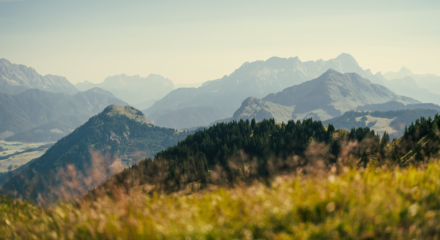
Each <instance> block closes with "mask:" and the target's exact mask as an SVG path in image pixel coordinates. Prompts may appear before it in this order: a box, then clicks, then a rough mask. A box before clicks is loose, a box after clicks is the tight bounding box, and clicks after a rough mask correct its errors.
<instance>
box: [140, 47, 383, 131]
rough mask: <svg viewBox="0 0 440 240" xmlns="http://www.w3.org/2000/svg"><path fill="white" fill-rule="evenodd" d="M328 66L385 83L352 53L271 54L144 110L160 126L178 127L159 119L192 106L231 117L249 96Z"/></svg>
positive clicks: (298, 80) (278, 88)
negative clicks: (322, 56)
mask: <svg viewBox="0 0 440 240" xmlns="http://www.w3.org/2000/svg"><path fill="white" fill-rule="evenodd" d="M329 68H333V69H335V70H336V71H340V72H356V73H358V74H360V75H361V76H362V77H366V78H368V79H370V80H371V81H372V82H374V83H383V81H384V78H383V77H382V75H380V74H376V75H374V74H372V73H371V71H369V70H363V69H362V68H361V67H359V65H358V63H357V62H356V60H355V59H354V58H353V57H352V56H351V55H349V54H341V55H339V56H338V57H337V58H335V59H330V60H328V61H324V60H318V61H308V62H302V61H301V60H300V59H299V58H298V57H295V58H278V57H272V58H269V59H268V60H266V61H255V62H251V63H250V62H246V63H244V64H243V65H242V66H241V67H240V68H238V69H237V70H235V71H234V72H233V73H231V74H230V75H229V76H224V77H223V78H221V79H217V80H213V81H208V82H205V83H204V84H203V85H202V86H201V87H199V88H179V89H176V90H174V91H172V92H170V93H169V94H167V95H166V96H165V97H164V98H163V99H161V100H159V101H157V102H155V103H154V104H153V106H151V107H150V108H148V109H146V110H144V113H145V114H146V115H147V117H148V118H149V119H151V120H152V121H153V122H154V123H155V124H157V125H159V126H167V127H177V126H176V125H173V123H172V122H173V121H168V122H163V121H160V119H161V118H160V117H159V116H160V115H161V114H165V113H166V114H167V117H168V118H176V119H177V118H180V117H181V114H179V113H178V110H180V111H182V110H185V109H189V108H192V111H195V108H206V107H216V108H217V109H221V111H222V112H224V114H223V115H221V116H219V117H220V118H227V117H230V116H231V115H232V114H233V113H234V112H235V111H236V110H237V108H239V107H240V105H241V103H242V102H243V100H245V99H246V98H248V97H249V96H253V97H256V98H262V97H264V96H266V95H267V94H270V93H273V92H278V91H281V90H283V89H285V88H287V87H290V86H293V85H297V84H300V83H303V82H305V81H308V80H310V79H314V78H317V77H319V76H320V75H322V74H323V73H324V72H326V71H327V70H328V69H329ZM198 114H199V115H200V122H203V125H208V124H209V123H210V118H209V115H208V114H205V115H204V114H203V111H202V110H200V111H198ZM179 124H180V126H184V127H187V128H190V127H195V124H192V123H191V119H189V118H180V123H179Z"/></svg>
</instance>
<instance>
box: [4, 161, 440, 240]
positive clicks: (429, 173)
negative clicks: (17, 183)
mask: <svg viewBox="0 0 440 240" xmlns="http://www.w3.org/2000/svg"><path fill="white" fill-rule="evenodd" d="M333 170H334V171H333V173H332V171H330V172H329V173H328V174H326V175H325V176H317V175H296V176H294V175H290V176H281V177H277V178H276V179H274V180H273V181H272V183H271V186H270V187H268V186H266V185H263V184H260V183H255V184H253V185H252V186H246V187H240V186H237V187H235V188H232V189H213V190H210V191H204V192H199V193H194V194H191V195H184V194H174V195H157V194H154V195H153V196H148V195H146V194H139V193H137V194H132V195H130V196H121V197H120V199H119V200H118V201H114V200H110V199H100V200H97V201H94V202H91V203H81V204H79V205H78V204H77V205H72V204H58V205H54V206H51V207H48V208H42V207H38V206H36V205H33V204H30V203H26V202H21V201H17V200H10V199H3V200H1V201H0V238H1V239H258V238H260V239H438V238H439V237H438V236H439V235H440V234H439V233H440V224H439V223H440V178H439V176H440V164H439V163H438V162H432V163H429V164H427V165H426V166H424V167H421V168H415V167H408V168H402V169H397V168H396V169H380V168H374V167H369V168H367V169H365V170H356V169H348V168H344V169H339V170H336V169H333ZM335 170H336V171H335ZM336 172H340V173H339V174H336Z"/></svg>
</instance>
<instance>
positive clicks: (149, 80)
mask: <svg viewBox="0 0 440 240" xmlns="http://www.w3.org/2000/svg"><path fill="white" fill-rule="evenodd" d="M75 86H76V87H77V88H78V89H79V90H81V91H85V90H88V89H91V88H94V87H100V88H102V89H104V90H107V91H109V92H111V93H113V94H114V95H115V96H116V97H117V98H119V99H121V100H123V101H125V102H127V103H129V104H130V105H132V106H134V107H136V108H140V109H145V108H148V107H150V106H151V105H153V103H154V102H155V101H156V100H158V99H161V98H163V97H164V96H165V95H166V94H168V93H169V92H171V91H172V90H174V85H173V82H172V81H171V80H169V79H168V78H164V77H162V76H161V75H157V74H150V75H148V77H146V78H144V77H140V76H139V75H135V76H127V75H125V74H121V75H115V76H111V77H107V78H106V79H105V80H104V82H102V83H97V84H94V83H91V82H88V81H84V82H82V83H77V84H75Z"/></svg>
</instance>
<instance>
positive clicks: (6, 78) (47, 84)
mask: <svg viewBox="0 0 440 240" xmlns="http://www.w3.org/2000/svg"><path fill="white" fill-rule="evenodd" d="M32 88H36V89H40V90H44V91H48V92H54V93H67V94H70V95H72V94H75V93H78V92H79V91H78V90H77V89H76V88H75V86H73V85H72V84H71V83H70V82H69V81H68V80H67V79H66V78H65V77H61V76H55V75H46V76H41V75H40V74H38V73H37V71H35V69H33V68H30V67H26V66H24V65H18V64H13V63H11V62H10V61H8V60H6V59H4V58H2V59H0V92H1V93H7V94H18V93H21V92H23V91H25V90H27V89H32Z"/></svg>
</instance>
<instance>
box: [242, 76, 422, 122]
mask: <svg viewBox="0 0 440 240" xmlns="http://www.w3.org/2000/svg"><path fill="white" fill-rule="evenodd" d="M389 101H396V102H400V103H402V104H409V103H419V102H418V101H416V100H414V99H411V98H408V97H403V96H398V95H397V94H395V93H393V92H392V91H390V90H389V89H387V88H386V87H384V86H382V85H379V84H373V83H372V82H370V81H369V80H368V79H365V78H362V77H361V76H360V75H358V74H356V73H345V74H344V73H339V72H337V71H335V70H333V69H330V70H328V71H327V72H325V73H324V74H322V75H321V76H320V77H318V78H316V79H313V80H310V81H307V82H304V83H301V84H299V85H295V86H292V87H289V88H286V89H284V90H283V91H281V92H278V93H271V94H269V95H267V96H266V97H264V98H263V99H262V100H259V99H255V98H248V99H246V100H245V101H244V102H243V103H242V106H241V107H240V108H239V109H238V110H237V111H236V112H235V113H234V115H233V119H251V118H255V119H256V120H258V121H261V120H262V119H264V118H266V119H268V118H275V120H276V121H277V122H281V121H284V122H287V120H289V119H304V118H309V117H312V118H313V119H319V120H326V119H330V118H332V117H336V116H340V115H341V114H343V113H344V112H346V111H349V110H354V109H356V108H357V107H359V106H363V105H367V104H373V103H385V102H389Z"/></svg>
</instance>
